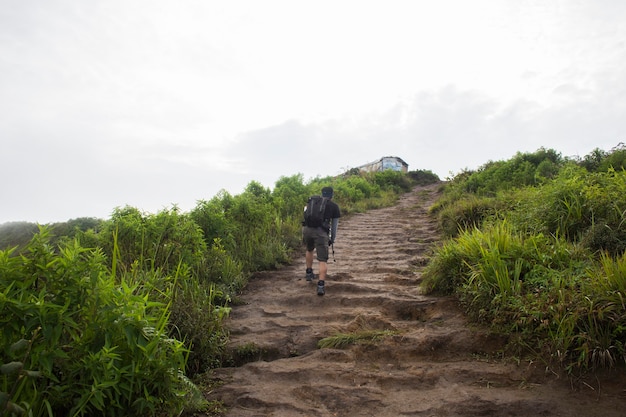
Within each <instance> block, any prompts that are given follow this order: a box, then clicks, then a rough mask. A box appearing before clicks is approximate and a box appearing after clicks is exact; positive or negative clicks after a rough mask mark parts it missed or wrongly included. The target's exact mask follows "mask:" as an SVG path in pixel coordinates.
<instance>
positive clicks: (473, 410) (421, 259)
mask: <svg viewBox="0 0 626 417" xmlns="http://www.w3.org/2000/svg"><path fill="white" fill-rule="evenodd" d="M438 190H439V186H438V185H432V186H426V187H417V188H415V189H414V190H413V191H412V192H410V193H407V194H405V195H404V196H403V197H402V198H401V199H400V201H399V203H398V204H397V205H396V206H394V207H390V208H384V209H378V210H373V211H370V212H367V213H365V214H356V215H352V216H349V217H347V218H343V219H342V220H341V221H340V224H339V233H338V240H337V243H336V245H335V259H336V262H333V260H332V259H331V260H330V261H329V278H328V280H327V285H326V295H325V296H323V297H320V296H317V295H316V293H315V284H314V283H308V282H306V280H305V279H304V257H303V256H302V257H301V259H300V260H296V262H294V264H293V265H291V266H289V267H286V268H284V269H281V270H279V271H271V272H263V273H259V274H257V275H256V276H255V277H254V278H253V279H252V280H251V281H250V283H249V285H248V287H247V288H246V291H245V292H244V294H243V295H242V300H243V301H244V303H243V304H242V305H239V306H236V307H234V308H233V310H232V313H231V317H230V319H229V320H228V322H227V326H228V327H229V329H230V331H231V339H232V340H231V345H230V349H231V350H232V351H233V352H235V353H234V357H235V363H234V364H233V365H235V366H233V367H229V368H221V369H217V370H215V371H214V373H213V377H214V378H215V379H217V380H221V381H222V382H223V384H222V385H221V386H219V387H218V388H216V389H214V390H213V391H212V392H210V393H207V397H208V398H209V399H212V400H221V401H223V402H224V405H225V406H226V407H227V410H228V411H227V412H226V413H225V416H241V417H245V416H312V417H315V416H564V417H565V416H568V417H569V416H598V417H600V416H602V417H617V416H624V415H626V391H625V389H626V386H624V385H622V384H621V383H620V382H619V381H624V379H623V375H621V374H618V375H610V376H608V377H607V378H602V379H600V378H594V379H593V380H592V381H584V382H583V381H572V380H571V379H569V378H565V377H562V376H561V377H559V376H557V375H556V374H555V373H553V372H547V371H546V369H545V365H540V364H533V363H528V362H521V363H519V364H517V363H515V362H514V361H512V360H510V359H509V360H501V359H498V355H497V352H498V350H499V348H501V341H499V340H497V339H495V338H492V337H489V336H488V334H487V333H486V332H484V331H481V330H479V329H475V328H473V327H471V326H468V324H467V322H466V320H465V318H464V316H463V314H462V313H461V311H460V309H459V307H458V306H457V304H456V303H455V301H454V300H453V299H452V298H442V297H432V296H424V295H422V294H420V290H419V282H420V274H421V270H422V268H423V267H424V265H425V264H426V262H427V259H428V256H429V253H430V251H431V249H432V246H433V244H435V243H436V242H438V241H439V239H440V236H439V234H438V231H437V226H436V223H435V221H434V220H433V219H432V218H430V217H429V216H428V207H429V206H430V205H431V204H432V203H433V202H434V201H435V200H436V198H437V196H438ZM314 269H315V270H316V271H317V267H316V265H315V266H314ZM338 334H343V335H347V336H346V337H348V336H353V337H355V336H362V337H365V336H372V335H377V336H379V337H380V339H377V340H373V341H372V340H369V341H368V340H367V339H364V340H361V342H360V343H356V344H349V345H347V346H345V347H341V348H318V342H319V341H320V340H321V339H323V338H327V337H330V336H336V335H338Z"/></svg>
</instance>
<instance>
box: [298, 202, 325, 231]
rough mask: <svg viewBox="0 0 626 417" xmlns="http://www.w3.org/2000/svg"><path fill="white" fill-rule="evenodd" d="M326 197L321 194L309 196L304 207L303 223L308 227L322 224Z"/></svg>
mask: <svg viewBox="0 0 626 417" xmlns="http://www.w3.org/2000/svg"><path fill="white" fill-rule="evenodd" d="M327 201H328V199H327V198H326V197H322V196H321V195H314V196H311V197H309V201H308V202H307V203H306V208H305V209H304V223H303V224H304V225H305V226H309V227H322V226H323V225H324V211H326V202H327Z"/></svg>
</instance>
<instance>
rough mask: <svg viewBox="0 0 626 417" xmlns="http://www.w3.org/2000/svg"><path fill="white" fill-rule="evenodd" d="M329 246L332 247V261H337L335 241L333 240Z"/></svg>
mask: <svg viewBox="0 0 626 417" xmlns="http://www.w3.org/2000/svg"><path fill="white" fill-rule="evenodd" d="M330 247H331V248H332V249H333V262H337V260H336V259H335V243H334V242H333V243H332V244H331V245H330Z"/></svg>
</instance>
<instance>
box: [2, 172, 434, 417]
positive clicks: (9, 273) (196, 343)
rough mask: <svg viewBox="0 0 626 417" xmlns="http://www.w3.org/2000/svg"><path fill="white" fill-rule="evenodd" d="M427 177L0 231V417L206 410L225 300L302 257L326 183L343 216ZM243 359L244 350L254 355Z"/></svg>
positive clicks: (372, 179) (277, 191) (281, 183)
mask: <svg viewBox="0 0 626 417" xmlns="http://www.w3.org/2000/svg"><path fill="white" fill-rule="evenodd" d="M418 180H419V182H420V183H427V182H429V181H430V182H436V181H438V178H437V177H436V176H435V175H434V174H432V173H430V172H428V171H415V172H412V173H409V174H408V175H407V174H404V173H400V172H391V171H387V172H379V173H370V174H361V173H358V172H354V173H351V174H349V173H346V175H343V176H340V177H326V178H315V179H312V180H311V181H309V182H306V183H305V182H304V180H303V177H302V175H294V176H291V177H283V178H280V179H279V180H278V181H277V183H276V186H275V188H274V190H273V191H271V190H270V189H267V188H265V187H263V186H262V185H261V184H259V183H257V182H255V181H253V182H251V183H250V184H249V185H248V186H247V187H246V189H245V190H244V192H243V193H241V194H240V195H231V194H229V193H227V192H225V191H222V192H220V193H218V194H217V195H216V196H214V197H213V198H211V199H209V200H203V201H199V202H198V204H197V206H196V207H195V208H194V209H193V210H191V211H190V212H189V213H181V212H180V211H179V210H178V209H177V208H176V207H173V208H171V209H167V210H163V211H161V212H158V213H156V214H150V213H142V212H140V211H139V210H137V209H136V208H133V207H123V208H116V209H115V210H114V211H113V213H112V215H111V218H110V219H107V220H97V219H89V218H84V219H76V220H71V221H69V222H67V223H56V224H52V225H46V226H38V225H33V224H30V223H10V224H8V225H3V226H2V227H0V248H4V249H3V250H0V322H1V323H2V332H1V333H0V414H3V415H4V414H7V413H8V414H14V415H32V416H53V415H68V416H83V415H90V416H91V415H102V416H105V415H115V416H125V415H128V416H131V415H133V416H134V415H179V414H180V413H181V412H183V411H193V410H201V409H205V410H207V409H213V408H215V407H218V406H216V405H215V404H206V403H205V402H204V400H203V399H202V396H201V394H200V393H199V391H198V388H197V387H196V385H195V384H194V383H193V382H192V380H193V379H194V378H199V379H202V374H203V373H204V372H205V371H207V370H209V369H211V368H213V367H216V366H220V365H221V364H222V362H223V361H228V360H230V359H229V358H227V357H226V355H225V352H224V347H225V345H226V342H227V340H228V334H227V331H226V330H225V329H224V328H223V325H222V324H223V320H224V319H225V317H227V315H228V313H229V303H230V300H231V299H232V298H234V297H236V295H237V293H238V292H239V291H240V290H241V289H242V288H243V287H244V286H245V284H246V282H247V278H248V277H249V276H250V275H251V274H252V273H253V272H254V271H257V270H262V269H271V268H275V267H277V266H278V265H279V264H281V263H286V262H289V261H290V259H291V257H292V256H293V255H294V254H295V253H297V251H299V250H301V246H300V227H301V216H302V209H303V207H304V204H305V202H306V199H307V197H308V196H309V195H311V194H319V193H320V191H321V188H322V187H323V186H325V185H332V186H333V187H334V188H335V200H336V201H337V202H338V203H339V205H340V206H341V208H342V212H343V213H344V214H349V213H351V212H360V211H365V210H367V209H369V208H372V207H380V206H385V205H390V204H393V203H394V202H395V201H396V198H397V197H398V195H399V194H400V193H402V192H405V191H408V190H409V189H410V188H411V187H412V186H413V185H414V184H416V182H417V181H418ZM249 354H254V352H253V350H252V349H251V351H250V352H249Z"/></svg>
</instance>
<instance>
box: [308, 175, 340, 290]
mask: <svg viewBox="0 0 626 417" xmlns="http://www.w3.org/2000/svg"><path fill="white" fill-rule="evenodd" d="M332 198H333V189H332V187H324V188H322V195H321V196H319V195H317V196H312V197H310V198H309V201H308V202H307V205H306V206H305V208H304V221H303V222H302V240H303V242H304V244H305V245H306V257H305V260H306V274H305V277H306V280H307V281H312V280H313V278H315V274H314V273H313V251H315V253H316V255H317V260H318V262H319V279H318V281H317V295H324V294H325V293H326V289H325V283H326V274H327V271H328V247H329V246H331V245H333V243H334V242H335V241H336V237H337V226H338V225H339V217H341V211H340V210H339V206H338V205H337V204H336V203H335V202H334V201H331V200H332Z"/></svg>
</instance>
